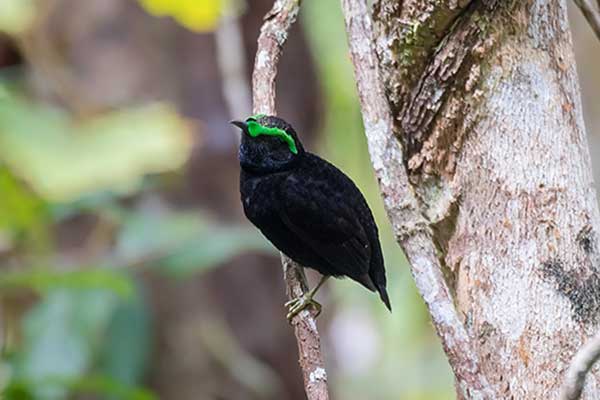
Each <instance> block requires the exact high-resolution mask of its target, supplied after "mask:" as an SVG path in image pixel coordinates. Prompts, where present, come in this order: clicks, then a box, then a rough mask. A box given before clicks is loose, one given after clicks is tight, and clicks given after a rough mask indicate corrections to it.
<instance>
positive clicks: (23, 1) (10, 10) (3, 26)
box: [0, 0, 35, 34]
mask: <svg viewBox="0 0 600 400" xmlns="http://www.w3.org/2000/svg"><path fill="white" fill-rule="evenodd" d="M34 18H35V0H2V1H0V32H5V33H10V34H19V33H22V32H24V31H25V30H27V28H29V26H30V25H31V23H32V22H33V20H34Z"/></svg>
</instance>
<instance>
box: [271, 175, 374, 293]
mask: <svg viewBox="0 0 600 400" xmlns="http://www.w3.org/2000/svg"><path fill="white" fill-rule="evenodd" d="M336 189H337V190H336ZM348 195H355V194H354V193H348V191H346V190H340V188H332V187H331V186H330V184H329V183H327V182H326V181H324V180H316V179H307V180H304V181H299V180H298V179H297V178H295V177H294V176H291V177H289V178H288V179H286V181H285V182H284V183H283V185H282V187H281V192H280V216H281V219H282V221H283V223H284V224H285V225H286V226H287V227H288V228H289V229H290V230H291V231H293V232H294V233H295V234H296V236H297V237H298V238H299V240H301V241H302V245H304V246H308V247H310V248H311V249H312V250H313V251H314V252H315V253H317V254H318V255H319V256H320V257H321V258H323V259H325V260H326V261H327V262H328V263H329V264H330V265H331V267H332V268H333V269H334V271H335V275H347V276H349V277H351V278H353V279H355V280H358V281H359V282H361V283H363V284H364V285H365V286H367V287H369V288H370V289H374V287H372V286H373V284H372V282H371V281H370V278H369V277H368V271H369V264H370V260H371V245H370V243H369V239H368V237H367V234H366V232H365V230H364V228H363V226H362V225H361V223H360V221H359V219H358V216H357V215H356V212H355V210H353V209H352V207H351V204H353V202H352V201H348V200H349V199H347V198H344V197H345V196H348ZM359 195H360V194H359ZM363 280H366V281H365V282H362V281H363Z"/></svg>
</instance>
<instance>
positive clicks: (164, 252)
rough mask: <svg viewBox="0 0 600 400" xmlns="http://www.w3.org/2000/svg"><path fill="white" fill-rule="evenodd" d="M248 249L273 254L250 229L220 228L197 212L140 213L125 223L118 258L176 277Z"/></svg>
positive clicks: (203, 269)
mask: <svg viewBox="0 0 600 400" xmlns="http://www.w3.org/2000/svg"><path fill="white" fill-rule="evenodd" d="M249 250H258V251H271V252H272V251H273V247H272V246H270V245H269V243H268V242H267V241H266V240H265V239H264V238H263V237H262V235H260V233H259V232H258V231H257V230H256V229H253V228H250V227H241V226H219V225H216V224H215V223H214V222H211V221H209V220H208V219H205V218H202V217H201V216H200V215H199V214H198V213H195V214H192V213H163V214H160V215H157V214H146V213H139V214H135V215H133V216H131V217H130V218H128V219H127V220H126V222H125V225H124V227H123V229H122V231H121V234H120V236H119V238H118V240H117V256H118V258H119V259H122V260H125V261H124V262H125V263H134V262H135V260H142V261H144V260H147V262H148V263H151V264H152V265H156V266H157V267H158V268H160V269H161V270H162V271H165V272H167V273H169V274H171V275H174V276H177V277H185V276H189V275H190V274H192V273H195V272H200V271H205V270H207V269H208V268H210V267H213V266H217V265H218V264H220V263H222V262H224V261H227V260H228V259H230V258H231V257H233V256H235V255H236V254H238V253H241V252H243V251H249Z"/></svg>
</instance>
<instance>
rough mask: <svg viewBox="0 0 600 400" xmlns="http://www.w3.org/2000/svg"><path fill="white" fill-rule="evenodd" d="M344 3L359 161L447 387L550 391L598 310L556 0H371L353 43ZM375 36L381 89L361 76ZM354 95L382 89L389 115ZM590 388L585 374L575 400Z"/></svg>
mask: <svg viewBox="0 0 600 400" xmlns="http://www.w3.org/2000/svg"><path fill="white" fill-rule="evenodd" d="M344 4H345V11H346V21H347V26H348V31H349V38H350V45H351V48H354V51H353V53H354V54H353V61H354V64H355V70H356V71H357V80H358V86H359V92H360V95H361V100H362V101H363V116H364V119H365V125H366V128H367V136H368V138H369V145H370V152H371V156H372V161H373V165H374V168H375V170H376V172H377V175H378V178H379V180H380V187H381V190H382V194H383V196H384V198H385V200H386V201H385V204H386V208H387V210H388V214H389V216H390V219H391V221H392V224H393V225H394V228H395V232H396V234H397V236H398V240H399V242H400V244H401V245H402V246H403V248H404V249H405V252H406V253H407V257H408V259H409V261H410V263H411V267H412V271H413V276H415V279H416V282H417V288H418V289H419V291H420V292H421V294H422V296H423V297H424V299H425V301H426V303H427V304H428V306H429V310H430V312H431V314H432V321H433V323H434V325H435V327H436V329H437V332H438V334H439V335H440V337H441V339H442V343H443V345H444V349H445V350H446V352H447V354H448V356H449V361H450V363H451V365H452V367H453V370H454V372H455V374H456V377H457V391H458V395H459V397H460V398H496V399H508V398H515V399H549V398H556V397H557V396H558V393H559V389H560V386H561V384H562V382H563V380H564V374H565V372H566V370H567V368H568V366H569V364H570V362H571V359H572V358H573V356H574V354H575V352H576V351H577V349H578V348H579V347H580V346H581V345H582V344H583V343H584V342H585V341H586V339H587V338H589V337H590V336H593V335H594V333H595V332H596V330H597V328H598V322H599V321H600V318H599V317H600V275H599V274H598V268H599V264H598V261H599V260H600V253H599V247H598V240H597V235H598V232H599V231H598V229H600V214H599V212H598V206H597V199H596V195H595V191H594V188H593V180H592V175H591V163H590V157H589V152H588V148H587V142H586V137H585V129H584V124H583V118H582V109H581V102H580V94H579V87H578V82H577V73H576V69H575V60H574V55H573V51H572V45H571V35H570V30H569V26H568V21H567V12H566V4H565V1H564V0H527V1H498V0H471V1H469V0H463V1H460V0H446V1H433V0H427V1H421V0H406V1H403V2H398V1H395V0H379V1H376V2H375V5H374V12H373V18H372V21H373V30H374V32H373V36H372V37H371V40H370V43H369V42H365V43H360V45H358V46H357V45H356V44H357V38H356V37H354V36H353V32H354V33H356V31H355V30H353V29H352V25H351V24H349V23H348V22H352V20H353V18H354V19H355V20H357V21H359V22H360V21H362V20H365V21H367V22H368V23H369V24H370V18H369V14H368V13H365V14H364V15H363V16H361V15H360V13H358V14H352V7H351V6H352V5H353V4H363V5H364V4H365V2H364V1H363V0H344ZM349 5H350V6H349ZM365 11H366V9H365ZM365 46H366V47H365ZM373 48H375V49H376V53H377V62H376V71H375V73H376V74H377V76H378V82H379V85H381V87H377V85H375V84H374V83H372V82H371V83H368V82H367V83H366V84H365V81H364V79H365V75H364V74H362V75H361V74H360V73H359V72H360V65H358V64H360V61H361V54H363V53H368V52H369V51H370V49H373ZM357 60H358V62H357ZM361 85H362V88H361ZM366 93H371V94H372V93H383V96H384V97H385V99H386V103H387V104H384V106H387V109H389V113H390V114H391V118H390V119H389V120H387V119H385V118H379V119H377V118H375V119H373V116H374V115H376V114H375V113H374V112H373V111H372V110H370V108H371V109H372V108H373V107H372V106H373V105H372V104H371V105H369V104H365V100H366V103H369V102H370V101H371V100H372V99H371V100H369V98H368V97H367V98H366V97H365V94H366ZM379 110H380V108H379ZM369 115H370V117H369ZM382 121H383V122H382ZM380 122H381V124H379V123H380ZM394 149H395V150H394ZM398 151H400V154H398ZM403 185H404V186H406V187H404V188H403ZM398 188H400V189H399V190H398ZM407 210H408V211H407ZM407 218H408V219H407ZM414 222H417V223H414ZM415 241H417V242H418V243H419V245H420V247H419V246H418V245H415ZM430 248H434V249H435V250H436V251H437V253H434V256H432V251H431V250H430ZM435 255H437V260H435V258H436V257H435ZM432 258H433V259H434V260H432ZM423 264H425V265H426V268H425V269H424V268H423ZM427 272H430V275H429V276H426V273H427ZM440 277H443V279H441V278H440ZM428 283H429V284H428ZM432 287H433V288H435V290H434V289H432ZM446 293H447V296H448V298H449V299H450V300H449V301H446V300H444V299H443V297H445V296H446ZM440 296H441V297H442V299H441V303H440V302H439V301H438V300H440ZM440 304H441V305H442V306H443V307H444V308H443V311H440V309H439V306H440ZM457 321H458V322H457ZM463 331H464V336H463V334H462V332H463ZM456 338H459V339H460V340H461V343H460V345H459V348H464V350H465V352H466V354H458V353H460V352H459V351H458V349H457V348H456ZM470 374H473V376H471V375H470ZM598 396H600V374H599V373H598V372H597V371H595V372H594V371H592V372H591V373H590V374H589V375H588V377H587V380H586V385H585V389H584V392H583V396H582V398H584V399H594V398H598Z"/></svg>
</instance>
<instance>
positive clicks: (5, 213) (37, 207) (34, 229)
mask: <svg viewBox="0 0 600 400" xmlns="http://www.w3.org/2000/svg"><path fill="white" fill-rule="evenodd" d="M0 193H2V196H0V251H2V250H10V249H11V248H12V247H13V246H14V244H15V242H16V241H17V240H22V241H26V242H28V243H30V244H32V245H34V246H35V245H41V244H42V242H44V241H45V240H47V230H46V225H47V223H48V221H49V220H48V215H47V208H46V204H45V203H44V201H43V200H41V199H40V198H39V197H37V196H35V195H34V194H33V193H31V191H30V190H27V188H25V187H24V186H23V185H22V184H21V183H20V182H18V181H17V180H16V179H15V178H14V177H13V175H12V174H11V173H10V171H9V170H8V169H7V168H4V167H2V164H0Z"/></svg>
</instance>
